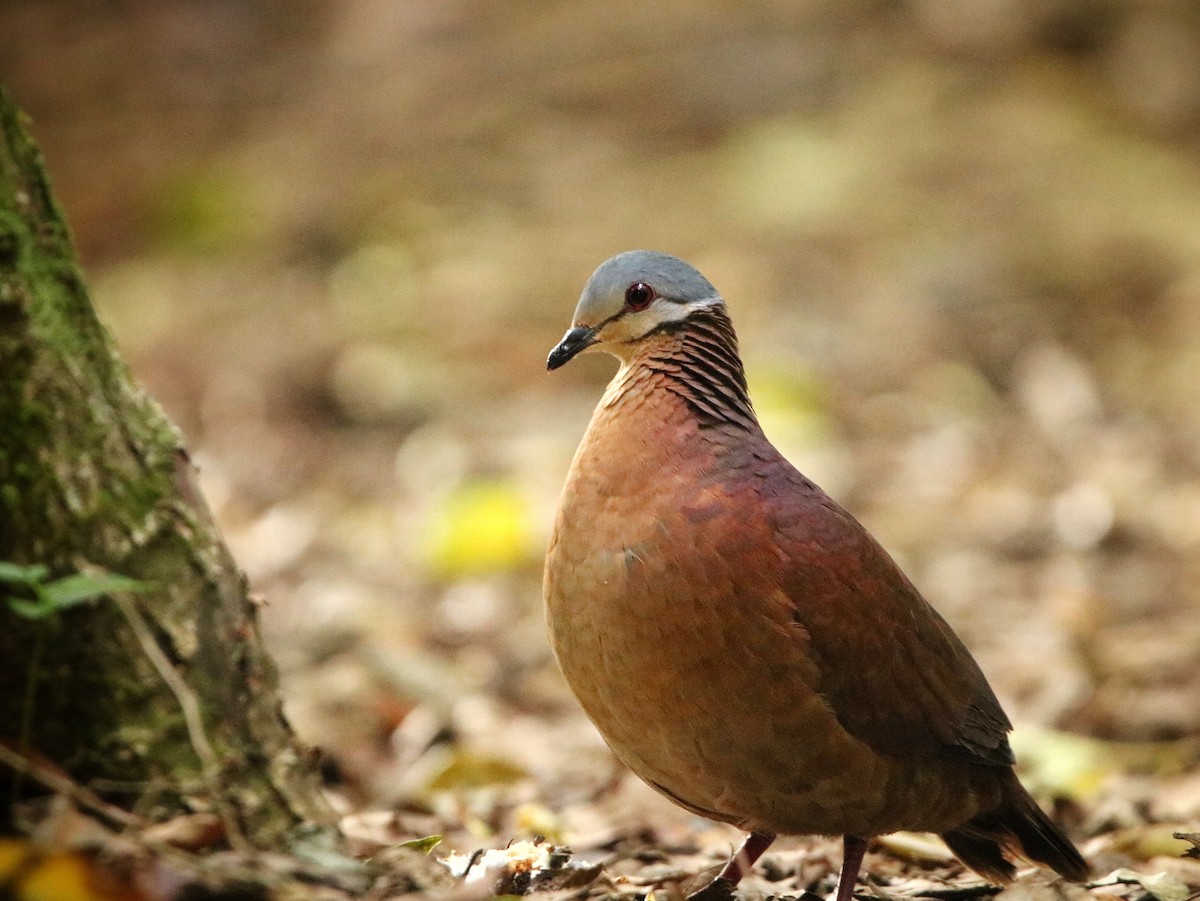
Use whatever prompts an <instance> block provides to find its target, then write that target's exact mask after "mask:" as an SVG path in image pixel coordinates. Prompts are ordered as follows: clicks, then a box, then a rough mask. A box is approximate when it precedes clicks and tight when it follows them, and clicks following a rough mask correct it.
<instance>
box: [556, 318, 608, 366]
mask: <svg viewBox="0 0 1200 901" xmlns="http://www.w3.org/2000/svg"><path fill="white" fill-rule="evenodd" d="M595 343H596V330H595V329H594V328H588V327H587V326H585V325H579V326H576V327H575V328H573V329H571V330H570V331H569V332H567V333H566V334H565V335H563V339H562V340H561V341H559V342H558V344H556V345H555V346H554V350H552V351H550V356H549V357H547V358H546V368H547V369H550V370H554V369H557V368H558V367H559V366H562V365H563V364H564V363H568V362H570V361H571V359H572V358H573V357H574V356H575V355H576V354H578V353H579V352H580V351H582V350H586V349H587V348H589V347H591V346H592V345H593V344H595Z"/></svg>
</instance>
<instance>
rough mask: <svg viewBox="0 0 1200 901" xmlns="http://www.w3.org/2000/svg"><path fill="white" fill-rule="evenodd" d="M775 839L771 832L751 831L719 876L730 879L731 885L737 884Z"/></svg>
mask: <svg viewBox="0 0 1200 901" xmlns="http://www.w3.org/2000/svg"><path fill="white" fill-rule="evenodd" d="M773 841H775V836H774V835H772V834H771V833H769V832H751V833H750V834H749V835H747V836H746V840H745V841H744V842H742V846H741V847H740V848H738V849H737V851H736V852H735V853H734V855H733V857H731V858H729V863H727V864H725V869H723V870H722V871H721V875H720V876H718V877H717V878H718V879H726V880H728V881H729V884H730V885H737V884H738V882H740V881H741V878H742V877H743V876H745V875H746V874H747V873H749V872H750V868H751V867H752V866H754V861H756V860H758V859H759V858H760V857H762V854H763V851H766V850H767V848H769V847H771V842H773Z"/></svg>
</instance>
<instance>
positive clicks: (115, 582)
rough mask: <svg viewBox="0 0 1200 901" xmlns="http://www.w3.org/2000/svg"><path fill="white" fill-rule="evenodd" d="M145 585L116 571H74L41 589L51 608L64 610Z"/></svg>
mask: <svg viewBox="0 0 1200 901" xmlns="http://www.w3.org/2000/svg"><path fill="white" fill-rule="evenodd" d="M147 587H148V585H147V583H145V582H139V581H138V580H137V579H131V578H129V577H128V576H121V575H117V574H116V573H96V574H89V573H76V574H75V575H73V576H63V577H62V578H61V579H55V580H54V581H53V582H50V583H49V584H48V585H45V586H44V587H43V590H44V591H45V595H46V599H47V601H48V602H49V603H50V604H51V605H52V607H53V609H55V610H65V609H67V608H68V607H74V606H75V605H76V604H81V603H83V602H84V601H90V600H92V599H93V598H97V597H100V596H101V595H105V594H111V593H112V592H114V591H139V590H142V589H145V588H147Z"/></svg>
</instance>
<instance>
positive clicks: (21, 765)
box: [0, 744, 146, 829]
mask: <svg viewBox="0 0 1200 901" xmlns="http://www.w3.org/2000/svg"><path fill="white" fill-rule="evenodd" d="M0 763H3V764H5V765H6V766H9V767H11V768H12V769H13V770H15V771H16V772H18V773H22V774H24V775H26V776H29V777H30V778H31V779H33V780H34V781H36V782H38V783H40V784H41V785H42V786H44V787H45V788H48V789H49V790H50V791H52V792H56V793H57V794H60V795H63V796H65V797H67V798H70V799H71V800H72V801H74V802H75V803H76V804H78V805H79V806H80V807H82V808H83V809H85V810H90V811H91V812H92V813H94V814H96V815H97V816H99V817H101V818H102V819H104V820H105V821H106V822H108V823H109V825H112V826H118V827H122V828H129V829H141V828H143V827H144V826H145V825H146V821H145V820H143V819H142V818H141V817H138V816H135V815H134V814H132V813H130V812H129V811H127V810H123V809H122V808H120V807H117V806H116V805H115V804H109V803H108V802H107V801H105V800H103V799H102V798H100V797H98V796H97V795H96V794H95V793H93V792H91V791H89V790H88V789H86V788H84V787H83V786H82V785H79V784H78V783H77V782H73V781H72V780H71V779H70V777H68V776H66V775H64V774H63V773H59V772H57V771H56V770H53V769H51V768H50V767H48V766H46V765H45V764H44V763H38V762H37V761H36V760H31V759H30V758H28V757H26V756H25V755H23V754H19V753H17V752H16V751H14V750H12V749H11V748H8V747H5V746H4V745H2V744H0Z"/></svg>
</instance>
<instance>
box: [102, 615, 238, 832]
mask: <svg viewBox="0 0 1200 901" xmlns="http://www.w3.org/2000/svg"><path fill="white" fill-rule="evenodd" d="M111 597H112V598H113V600H114V601H115V602H116V604H117V607H118V608H119V609H120V611H121V613H122V614H123V615H124V616H125V620H126V622H128V623H129V627H130V628H131V629H132V630H133V634H134V635H135V636H136V637H137V640H138V643H139V644H140V645H141V646H142V651H143V652H145V654H146V657H147V658H148V659H149V660H150V663H151V664H153V666H154V668H155V669H156V670H158V674H159V675H160V676H162V680H163V681H164V682H165V683H167V687H168V688H169V689H171V693H172V694H174V695H175V699H176V700H177V701H178V702H179V709H180V711H181V712H182V713H183V721H184V724H185V725H186V726H187V731H188V738H189V739H190V740H191V743H192V748H193V749H194V750H195V752H196V756H197V757H199V758H200V769H201V772H202V773H203V774H204V778H205V781H206V783H207V784H208V790H209V793H210V794H211V795H212V799H213V803H214V805H215V806H216V808H217V813H218V815H219V816H220V817H221V820H222V822H223V823H224V824H225V831H226V837H227V838H228V839H229V844H230V845H231V846H232V847H234V848H235V849H237V850H239V851H248V850H250V843H249V842H247V841H246V838H245V836H244V835H242V828H241V825H240V824H239V823H238V820H237V817H236V816H235V815H234V813H233V811H231V810H230V809H229V805H228V803H226V801H225V798H224V793H223V792H222V790H221V786H220V782H219V778H218V776H219V774H220V772H221V765H220V762H219V761H218V760H217V754H216V751H214V750H213V746H212V744H211V743H210V742H209V740H208V735H206V734H205V731H204V719H203V717H202V715H201V713H200V701H199V699H198V698H197V697H196V695H195V693H194V692H193V691H192V690H191V688H189V687H188V684H187V683H186V682H185V681H184V680H183V677H181V676H180V675H179V673H178V672H177V671H176V670H175V667H173V666H172V665H171V661H170V660H168V659H167V655H166V654H164V653H163V650H162V648H160V647H159V646H158V642H157V641H155V639H154V634H153V633H152V632H151V631H150V626H149V625H148V624H147V623H146V620H145V618H143V616H142V614H141V612H140V611H139V610H138V609H137V607H136V605H134V603H133V602H132V601H131V600H130V599H129V597H128V596H127V595H125V594H120V593H114V594H112V595H111Z"/></svg>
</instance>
